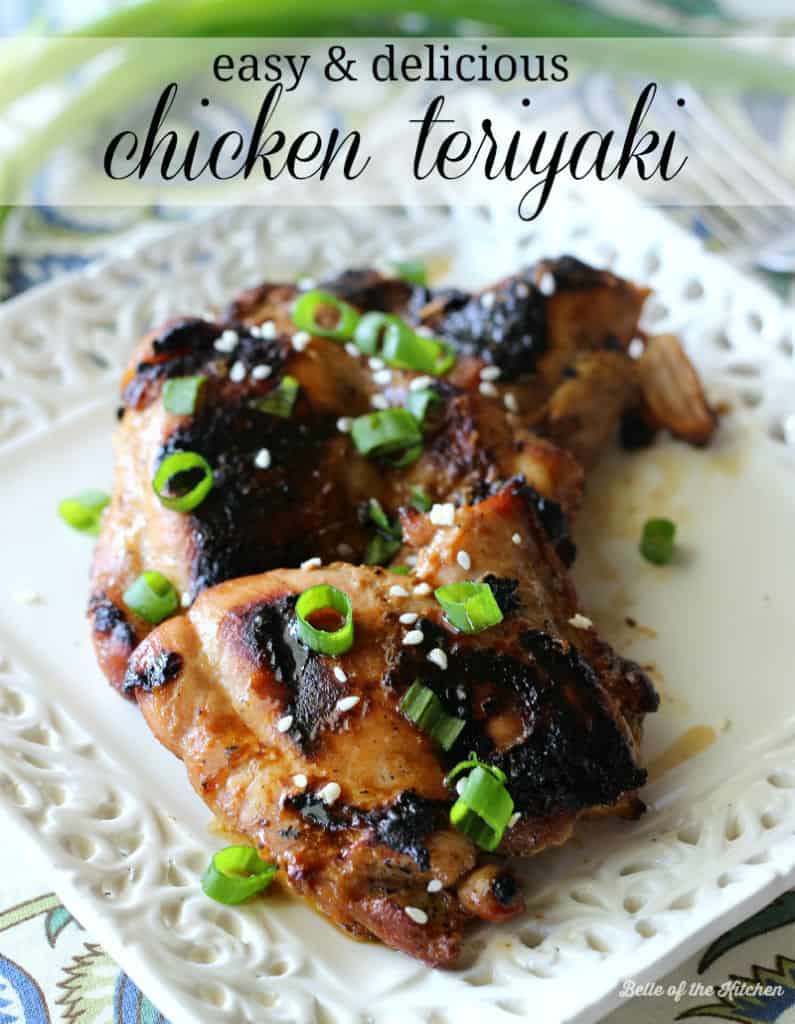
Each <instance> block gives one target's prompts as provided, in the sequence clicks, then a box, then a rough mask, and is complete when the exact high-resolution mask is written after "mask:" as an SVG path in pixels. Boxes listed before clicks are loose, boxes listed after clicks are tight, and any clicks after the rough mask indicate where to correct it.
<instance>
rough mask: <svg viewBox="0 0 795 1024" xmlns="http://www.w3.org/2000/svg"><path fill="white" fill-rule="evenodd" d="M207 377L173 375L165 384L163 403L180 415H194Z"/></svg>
mask: <svg viewBox="0 0 795 1024" xmlns="http://www.w3.org/2000/svg"><path fill="white" fill-rule="evenodd" d="M206 379H207V378H206V377H171V378H170V379H169V380H167V381H166V383H165V384H164V385H163V405H164V406H165V407H166V409H167V410H168V412H173V413H176V414H177V415H178V416H192V415H193V413H194V412H195V411H196V402H197V401H198V399H199V392H200V391H201V389H202V385H203V384H204V382H205V380H206Z"/></svg>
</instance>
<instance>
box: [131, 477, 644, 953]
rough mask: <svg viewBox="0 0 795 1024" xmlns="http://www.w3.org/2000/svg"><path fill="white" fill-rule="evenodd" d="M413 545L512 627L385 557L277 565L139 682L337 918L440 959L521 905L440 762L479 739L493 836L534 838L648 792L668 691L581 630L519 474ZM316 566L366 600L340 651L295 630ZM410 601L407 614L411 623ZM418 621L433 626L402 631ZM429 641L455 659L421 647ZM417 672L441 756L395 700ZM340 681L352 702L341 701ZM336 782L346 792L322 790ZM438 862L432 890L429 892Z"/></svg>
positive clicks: (531, 844)
mask: <svg viewBox="0 0 795 1024" xmlns="http://www.w3.org/2000/svg"><path fill="white" fill-rule="evenodd" d="M412 518H414V519H417V520H425V517H424V516H422V515H420V514H419V513H414V514H413V516H412ZM422 525H423V524H422V523H420V524H418V527H419V528H418V532H419V533H422V532H423V531H422V528H421V527H422ZM517 541H518V543H517ZM408 550H409V549H408V548H407V549H406V551H408ZM459 551H466V552H467V553H468V554H469V557H470V559H471V567H470V569H469V570H467V571H464V569H462V568H461V566H460V565H459V563H458V561H457V560H456V555H457V553H458V552H459ZM416 555H417V565H416V569H415V573H414V576H413V580H414V583H415V585H416V583H417V582H418V581H426V582H428V583H429V584H430V585H431V586H432V587H436V586H439V585H442V584H445V583H450V582H453V581H456V580H461V579H486V580H488V581H490V582H491V585H492V589H493V591H494V593H495V594H496V595H497V596H498V599H499V602H500V604H501V607H502V610H503V614H504V616H505V617H504V620H503V622H502V623H501V624H499V625H498V626H495V627H492V628H491V629H489V630H487V631H485V632H483V633H481V634H477V635H473V636H470V635H466V634H461V633H459V632H457V631H456V630H455V629H454V628H453V627H451V626H450V625H449V624H448V623H447V622H446V620H445V618H444V616H443V613H442V609H441V606H440V605H439V604H438V602H437V601H436V600H435V598H434V597H433V594H432V593H429V594H417V593H415V592H413V590H412V588H411V583H409V584H408V586H406V587H403V593H402V594H401V593H400V588H401V587H402V584H403V582H404V581H405V578H404V577H400V576H396V575H394V574H392V573H390V572H389V571H388V570H386V569H382V568H378V567H376V568H370V567H353V566H350V565H344V564H339V563H337V564H334V565H331V566H328V567H323V568H320V569H316V570H311V571H306V570H304V571H302V570H274V571H272V572H269V573H266V574H265V575H263V576H254V577H249V578H246V579H242V580H235V581H232V582H229V583H225V584H222V585H221V586H218V587H215V588H213V589H211V590H209V591H206V592H205V593H204V594H202V595H201V596H200V597H199V598H198V600H197V601H196V603H195V604H194V606H193V608H192V609H191V610H190V611H189V612H188V614H187V615H186V616H184V617H181V618H177V619H172V620H170V621H169V622H167V623H165V624H164V625H162V626H160V627H159V628H158V629H156V630H155V631H154V633H152V634H151V635H150V636H149V638H148V639H147V640H146V641H145V642H144V643H143V644H141V646H140V647H139V648H138V649H137V651H136V652H135V654H134V656H133V658H132V660H131V663H130V668H129V673H128V680H127V681H128V685H129V686H130V687H131V688H133V689H134V690H135V692H136V694H137V697H138V702H139V704H140V706H141V708H142V710H143V713H144V715H145V717H146V719H147V722H148V723H149V725H150V727H151V728H152V731H153V732H154V733H155V735H156V736H157V737H158V738H159V739H160V740H161V742H163V743H164V744H165V745H166V746H167V747H168V748H169V749H170V750H172V751H173V752H174V753H175V754H176V755H177V756H178V757H180V758H181V759H182V760H183V762H184V763H185V766H186V768H187V771H188V775H189V777H190V780H191V782H192V784H193V785H194V787H195V788H196V790H197V792H198V793H199V794H200V795H201V796H202V798H203V799H204V800H205V801H206V802H207V804H208V805H209V806H210V807H211V808H212V810H213V811H214V812H215V813H216V814H217V815H218V817H219V818H220V819H221V820H222V822H223V823H224V824H225V825H226V826H227V827H228V828H230V829H234V830H235V831H236V832H242V833H243V834H245V835H246V836H247V837H248V838H250V839H251V841H252V842H254V843H255V844H256V845H257V846H258V847H260V849H262V850H263V851H264V854H265V856H268V857H273V858H275V859H276V860H277V861H278V863H279V865H280V866H281V867H282V868H283V871H284V876H285V877H286V879H287V881H288V883H289V884H290V886H292V887H293V888H294V889H295V890H296V891H297V892H299V893H301V894H302V895H304V896H306V897H307V898H309V899H310V900H311V901H313V902H314V903H315V904H316V905H317V906H318V907H319V909H320V910H322V911H323V912H324V913H326V914H329V915H330V916H331V917H333V918H334V920H335V921H337V922H338V923H340V924H342V925H343V926H344V927H346V928H349V929H351V930H352V931H354V932H356V933H358V934H363V933H365V934H371V935H375V936H377V937H379V938H381V939H382V940H383V941H385V942H387V943H388V944H390V945H392V946H395V947H396V948H398V949H402V950H404V951H406V952H409V953H411V954H413V955H415V956H418V957H420V958H421V959H423V960H425V961H426V962H428V963H432V964H437V965H441V964H448V963H452V962H453V961H454V960H455V958H456V956H457V955H458V953H459V950H460V943H461V935H462V929H463V926H464V923H465V921H466V919H467V918H469V917H471V916H473V915H475V916H479V917H483V918H485V919H487V920H492V921H499V920H503V919H505V918H507V917H509V916H512V915H513V914H515V913H517V912H518V911H519V910H521V906H522V904H521V897H520V894H519V891H518V888H517V886H516V883H515V882H514V881H513V879H512V876H511V875H510V873H509V872H508V871H507V870H506V869H505V868H504V867H501V866H500V865H499V864H494V863H493V862H486V863H484V862H483V857H482V854H481V852H480V851H479V850H478V849H477V848H476V847H474V846H473V845H472V844H471V843H470V841H469V840H468V839H466V838H465V837H464V836H462V835H460V834H458V833H456V832H455V831H453V830H451V828H450V825H449V823H448V821H447V815H448V813H449V807H450V804H451V803H452V800H453V799H454V798H455V793H454V792H453V791H452V790H451V789H449V788H448V787H446V786H445V782H444V778H445V775H446V773H447V772H448V771H449V770H450V769H451V768H452V767H453V766H454V765H455V764H456V762H457V761H460V760H462V759H465V758H466V757H467V756H468V754H469V753H470V752H471V751H474V752H475V753H477V755H478V756H479V757H481V758H482V759H483V760H487V761H488V762H490V763H491V764H494V765H497V766H499V767H500V768H501V769H502V770H503V771H505V773H506V776H507V779H508V782H507V785H508V787H509V789H510V792H511V794H512V796H513V799H514V801H515V807H516V811H517V812H519V814H520V818H519V821H518V822H517V823H516V824H514V825H513V827H512V828H511V829H509V831H508V832H507V833H506V835H505V838H504V839H503V842H502V844H501V847H500V850H499V852H501V853H515V854H528V853H533V852H536V851H537V850H539V849H542V848H543V847H545V846H547V845H549V844H555V843H559V842H562V841H564V840H565V839H566V838H567V837H568V835H569V833H570V832H571V829H572V827H573V825H574V823H575V821H576V819H577V817H578V816H580V815H581V814H588V813H594V812H604V811H605V810H607V809H608V808H609V809H610V810H612V811H616V810H618V811H619V812H622V811H623V812H626V811H627V810H630V809H632V808H633V807H637V806H638V804H637V799H636V797H635V796H634V790H635V789H636V788H637V787H638V786H639V785H641V784H642V782H643V781H644V778H645V773H644V772H643V771H642V769H641V768H640V767H639V766H638V763H637V723H638V722H639V720H640V717H642V715H643V713H645V712H647V711H650V710H653V709H654V708H655V707H656V696H655V694H654V691H653V689H652V687H651V685H650V684H649V682H648V680H647V679H646V678H645V677H644V676H643V674H642V673H641V672H640V670H639V669H638V668H637V667H636V666H634V665H632V664H630V663H627V662H624V661H623V660H621V659H619V658H618V657H617V656H615V655H614V654H613V653H612V652H611V651H610V650H609V648H607V647H606V645H604V644H603V643H602V642H601V641H599V640H598V638H597V637H596V635H595V633H594V631H593V630H592V629H582V628H576V627H575V626H573V625H571V623H570V621H569V620H570V619H571V618H572V617H573V616H574V615H575V613H576V611H577V605H576V595H575V594H574V591H573V588H572V586H571V584H570V582H569V581H568V579H567V577H566V575H565V572H564V569H563V566H562V565H561V563H560V560H559V559H558V557H557V555H556V554H555V552H554V550H553V548H552V547H551V545H550V544H549V541H548V540H547V537H546V534H545V532H544V530H543V529H542V527H541V526H540V523H539V522H538V519H537V516H536V514H535V511H534V503H533V499H532V495H531V494H529V493H528V492H527V489H526V488H525V487H524V485H522V484H518V483H517V484H509V485H507V486H506V487H505V488H503V490H501V491H500V492H498V493H497V494H496V495H494V496H493V497H491V498H487V499H486V500H484V501H482V502H480V503H478V504H476V505H473V506H469V507H465V508H462V509H459V510H458V512H457V513H456V518H455V524H454V525H453V526H450V527H442V528H438V529H435V530H434V531H433V533H432V539H431V540H430V543H428V544H427V545H425V546H423V547H421V548H419V549H416ZM321 582H322V583H330V584H332V585H334V586H336V587H338V588H340V589H341V590H344V591H345V592H346V593H347V594H348V595H349V597H350V599H351V602H352V604H353V609H354V624H355V641H354V644H353V647H352V648H351V650H350V651H349V652H347V653H346V654H344V655H342V656H340V657H338V658H330V657H324V656H322V655H319V654H316V653H314V652H312V651H310V650H308V649H307V648H306V647H305V646H304V645H302V644H301V643H300V641H299V640H298V639H297V636H296V633H295V611H294V602H295V598H296V597H297V595H299V594H300V593H301V592H302V591H303V590H305V589H307V588H308V587H310V586H313V585H315V584H317V583H321ZM396 587H397V588H398V589H397V590H396V589H395V588H396ZM407 612H411V613H414V614H416V615H417V616H418V618H417V621H416V623H415V624H413V625H410V626H407V625H403V624H401V623H400V618H399V617H400V615H402V614H405V613H407ZM410 629H411V630H417V629H419V630H421V632H422V634H423V636H422V642H421V643H418V644H413V645H410V646H409V645H406V644H405V643H404V640H405V637H406V635H407V634H408V633H409V630H410ZM433 649H437V650H442V651H444V652H445V655H446V658H447V668H445V669H443V668H441V667H439V666H438V664H436V663H435V662H433V661H429V660H428V653H429V652H430V651H431V650H433ZM335 668H337V669H342V674H343V679H344V681H340V679H339V678H338V675H339V673H338V674H336V675H335V673H334V669H335ZM415 679H421V680H422V681H423V683H424V684H425V685H427V686H429V687H431V688H432V689H434V691H435V692H436V693H437V695H438V696H439V698H440V699H441V700H442V701H443V703H444V704H445V706H446V707H447V708H449V709H450V712H451V713H453V714H455V715H457V716H458V717H460V718H462V719H464V720H465V722H466V725H465V727H464V730H463V732H462V733H461V735H460V736H459V737H458V739H457V740H456V742H455V744H454V745H453V747H452V749H451V750H450V751H448V752H447V753H445V752H444V751H443V750H442V749H441V748H440V747H439V746H438V744H437V743H436V742H435V741H434V740H433V739H432V738H431V737H429V736H428V735H426V734H425V733H423V732H421V731H420V730H419V729H417V728H416V726H414V725H413V724H412V723H411V722H410V721H409V720H408V719H407V718H406V717H405V716H404V715H403V714H402V713H401V711H400V708H399V704H400V700H401V698H402V697H403V695H404V694H405V692H406V690H407V689H408V687H409V686H410V685H411V683H412V682H413V681H414V680H415ZM348 696H355V697H358V698H359V701H358V703H357V704H356V705H355V706H354V707H353V708H351V709H349V710H347V711H340V710H339V708H338V707H337V702H338V701H339V700H340V699H341V698H344V697H348ZM285 724H286V729H285V731H280V725H281V728H283V729H284V728H285ZM352 754H354V755H355V756H351V755H352ZM296 776H298V781H299V783H301V784H300V785H297V784H296V781H295V780H296ZM301 776H304V777H305V778H306V779H307V786H306V787H304V786H303V784H302V783H303V779H302V778H301ZM329 783H336V784H337V785H338V786H339V787H340V795H339V797H338V799H336V800H335V801H334V802H333V803H331V804H328V803H326V802H324V799H323V797H322V793H323V792H324V787H326V786H327V785H328V784H329ZM432 879H438V880H439V881H441V882H442V890H441V891H439V892H428V889H427V886H428V883H429V882H430V881H431V880H432ZM406 907H409V908H416V909H419V910H421V911H423V912H424V914H426V915H427V916H428V921H427V922H426V923H422V924H418V923H417V922H416V921H415V920H413V919H412V917H411V916H410V915H409V914H407V913H406V911H405V908H406Z"/></svg>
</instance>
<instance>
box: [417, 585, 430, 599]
mask: <svg viewBox="0 0 795 1024" xmlns="http://www.w3.org/2000/svg"><path fill="white" fill-rule="evenodd" d="M430 592H431V585H430V583H418V584H417V586H416V587H415V588H414V593H415V594H416V595H417V596H418V597H425V596H426V595H427V594H430Z"/></svg>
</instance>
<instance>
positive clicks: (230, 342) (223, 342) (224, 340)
mask: <svg viewBox="0 0 795 1024" xmlns="http://www.w3.org/2000/svg"><path fill="white" fill-rule="evenodd" d="M239 341H240V338H239V337H238V333H237V331H230V330H226V331H223V332H222V333H221V337H220V338H216V339H215V341H214V342H213V348H214V349H215V351H216V352H234V351H235V349H236V348H237V345H238V342H239Z"/></svg>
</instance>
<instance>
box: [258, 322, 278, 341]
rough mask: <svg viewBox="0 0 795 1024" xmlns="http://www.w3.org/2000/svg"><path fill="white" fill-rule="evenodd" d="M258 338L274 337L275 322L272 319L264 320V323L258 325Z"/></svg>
mask: <svg viewBox="0 0 795 1024" xmlns="http://www.w3.org/2000/svg"><path fill="white" fill-rule="evenodd" d="M259 336H260V338H268V339H272V338H275V337H276V324H275V323H274V322H273V320H266V321H265V323H264V324H260V326H259Z"/></svg>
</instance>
